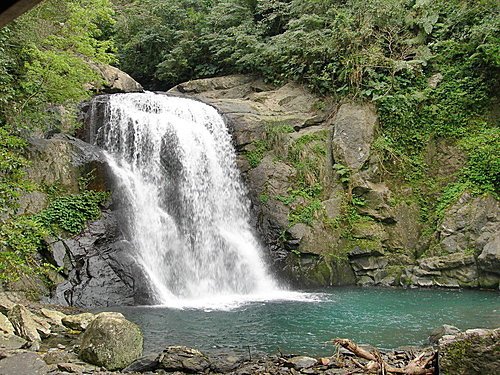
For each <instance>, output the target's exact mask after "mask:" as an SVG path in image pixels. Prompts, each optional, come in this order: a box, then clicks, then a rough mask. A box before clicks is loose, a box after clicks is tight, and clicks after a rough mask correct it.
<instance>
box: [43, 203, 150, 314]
mask: <svg viewBox="0 0 500 375" xmlns="http://www.w3.org/2000/svg"><path fill="white" fill-rule="evenodd" d="M116 215H117V214H116V213H115V212H111V211H109V210H107V211H104V212H103V213H102V217H101V218H100V219H99V220H97V221H94V222H92V223H90V224H89V225H88V227H87V228H86V229H85V230H84V232H83V233H81V234H79V235H77V236H75V237H72V238H68V239H63V240H59V241H56V242H54V243H51V244H50V248H51V249H52V253H53V254H54V258H55V262H56V264H57V265H58V266H59V267H63V272H64V274H66V275H67V278H66V280H65V281H64V282H62V283H60V284H59V285H58V286H57V287H56V291H55V295H54V297H53V299H52V301H53V302H55V303H60V304H64V305H70V306H82V307H99V306H113V305H133V304H138V303H147V302H148V301H150V299H149V291H148V289H147V286H146V285H145V284H144V280H145V277H144V276H143V274H142V270H141V269H140V267H139V266H138V265H137V263H136V262H135V260H134V258H133V254H132V250H133V249H132V248H131V246H130V244H129V242H128V241H126V240H125V239H124V235H123V233H122V232H121V230H120V228H119V223H118V220H117V218H116Z"/></svg>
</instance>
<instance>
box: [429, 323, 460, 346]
mask: <svg viewBox="0 0 500 375" xmlns="http://www.w3.org/2000/svg"><path fill="white" fill-rule="evenodd" d="M457 333H460V330H459V329H458V328H457V327H455V326H450V325H448V324H443V325H442V326H440V327H437V328H436V329H434V330H433V331H432V332H431V334H430V335H429V339H428V341H429V343H431V344H432V345H435V344H437V343H438V342H439V340H440V339H441V338H442V337H443V336H445V335H456V334H457Z"/></svg>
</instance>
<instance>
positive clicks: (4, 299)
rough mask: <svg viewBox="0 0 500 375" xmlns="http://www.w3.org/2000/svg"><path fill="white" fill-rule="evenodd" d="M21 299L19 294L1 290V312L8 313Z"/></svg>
mask: <svg viewBox="0 0 500 375" xmlns="http://www.w3.org/2000/svg"><path fill="white" fill-rule="evenodd" d="M19 301H20V298H19V296H18V295H17V294H16V293H12V292H0V313H2V314H5V315H6V314H8V313H9V311H10V310H11V309H12V308H13V307H14V306H15V305H16V304H18V303H19Z"/></svg>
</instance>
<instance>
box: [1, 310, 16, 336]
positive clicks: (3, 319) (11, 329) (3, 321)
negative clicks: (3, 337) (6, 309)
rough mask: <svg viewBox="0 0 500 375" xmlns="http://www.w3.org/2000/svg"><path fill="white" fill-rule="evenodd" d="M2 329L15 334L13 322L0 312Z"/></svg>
mask: <svg viewBox="0 0 500 375" xmlns="http://www.w3.org/2000/svg"><path fill="white" fill-rule="evenodd" d="M0 331H2V332H4V333H8V334H11V335H13V334H14V327H13V326H12V323H11V322H10V321H9V319H7V317H6V316H5V315H4V314H2V313H0Z"/></svg>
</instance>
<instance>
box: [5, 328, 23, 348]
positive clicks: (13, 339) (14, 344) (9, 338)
mask: <svg viewBox="0 0 500 375" xmlns="http://www.w3.org/2000/svg"><path fill="white" fill-rule="evenodd" d="M27 345H28V341H26V340H25V339H23V338H22V337H19V336H16V335H14V334H8V333H4V332H0V349H7V350H15V349H21V348H24V347H26V346H27Z"/></svg>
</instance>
